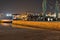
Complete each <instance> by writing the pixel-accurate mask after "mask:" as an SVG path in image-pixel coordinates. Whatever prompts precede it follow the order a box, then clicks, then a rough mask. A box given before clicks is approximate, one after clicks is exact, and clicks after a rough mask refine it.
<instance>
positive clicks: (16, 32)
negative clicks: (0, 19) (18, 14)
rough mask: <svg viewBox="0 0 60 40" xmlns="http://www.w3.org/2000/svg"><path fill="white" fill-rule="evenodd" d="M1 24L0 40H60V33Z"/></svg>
mask: <svg viewBox="0 0 60 40" xmlns="http://www.w3.org/2000/svg"><path fill="white" fill-rule="evenodd" d="M16 27H18V25H13V24H11V23H9V24H8V23H7V24H6V23H0V40H60V31H56V30H46V29H38V28H32V27H26V26H20V25H19V27H20V28H16Z"/></svg>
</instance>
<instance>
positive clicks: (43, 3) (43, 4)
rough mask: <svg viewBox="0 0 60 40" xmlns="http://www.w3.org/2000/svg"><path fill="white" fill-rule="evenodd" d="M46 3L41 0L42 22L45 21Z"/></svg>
mask: <svg viewBox="0 0 60 40" xmlns="http://www.w3.org/2000/svg"><path fill="white" fill-rule="evenodd" d="M46 1H47V0H43V2H42V9H43V21H45V16H46Z"/></svg>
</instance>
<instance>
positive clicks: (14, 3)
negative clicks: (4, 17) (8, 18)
mask: <svg viewBox="0 0 60 40" xmlns="http://www.w3.org/2000/svg"><path fill="white" fill-rule="evenodd" d="M50 2H51V4H50ZM59 2H60V1H59ZM50 6H52V7H53V9H50ZM54 6H55V0H53V1H52V0H49V1H48V2H47V10H53V11H54ZM21 11H22V12H23V11H35V12H40V11H42V0H0V13H3V12H4V13H6V12H12V13H13V12H21Z"/></svg>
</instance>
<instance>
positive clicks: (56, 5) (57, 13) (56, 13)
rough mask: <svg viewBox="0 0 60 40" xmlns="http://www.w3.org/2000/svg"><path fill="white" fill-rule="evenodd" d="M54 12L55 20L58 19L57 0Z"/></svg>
mask: <svg viewBox="0 0 60 40" xmlns="http://www.w3.org/2000/svg"><path fill="white" fill-rule="evenodd" d="M55 12H56V20H57V19H58V12H59V5H58V1H56V6H55Z"/></svg>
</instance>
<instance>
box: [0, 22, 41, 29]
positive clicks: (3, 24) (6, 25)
mask: <svg viewBox="0 0 60 40" xmlns="http://www.w3.org/2000/svg"><path fill="white" fill-rule="evenodd" d="M0 26H2V27H3V26H4V27H12V28H23V29H35V30H41V29H40V28H34V27H29V26H21V25H15V24H12V23H0Z"/></svg>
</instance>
